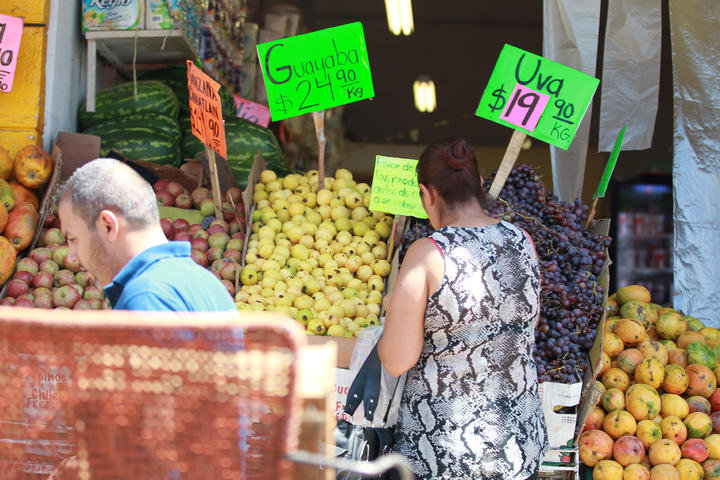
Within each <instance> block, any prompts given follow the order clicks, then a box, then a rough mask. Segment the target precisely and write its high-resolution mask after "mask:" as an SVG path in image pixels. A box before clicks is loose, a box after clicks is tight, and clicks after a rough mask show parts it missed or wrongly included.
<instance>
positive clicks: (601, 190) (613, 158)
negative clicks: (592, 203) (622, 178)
mask: <svg viewBox="0 0 720 480" xmlns="http://www.w3.org/2000/svg"><path fill="white" fill-rule="evenodd" d="M626 128H627V125H623V128H622V129H621V130H620V133H619V134H618V137H617V140H615V146H614V147H613V150H612V153H611V154H610V158H608V161H607V164H606V165H605V171H604V172H603V175H602V178H601V179H600V185H598V188H597V190H596V191H595V195H594V196H593V198H603V197H605V192H606V191H607V187H608V184H609V183H610V176H611V175H612V173H613V170H615V164H616V163H617V159H618V155H620V147H622V142H623V138H625V129H626Z"/></svg>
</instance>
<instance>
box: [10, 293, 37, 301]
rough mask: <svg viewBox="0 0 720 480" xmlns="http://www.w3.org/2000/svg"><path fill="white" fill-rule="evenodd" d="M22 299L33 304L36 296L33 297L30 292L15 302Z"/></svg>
mask: <svg viewBox="0 0 720 480" xmlns="http://www.w3.org/2000/svg"><path fill="white" fill-rule="evenodd" d="M21 298H25V299H27V300H30V301H31V302H32V301H33V300H35V295H33V294H32V293H30V292H28V293H25V294H23V295H20V296H19V297H18V298H16V299H15V300H20V299H21Z"/></svg>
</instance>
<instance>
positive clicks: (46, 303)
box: [33, 288, 55, 309]
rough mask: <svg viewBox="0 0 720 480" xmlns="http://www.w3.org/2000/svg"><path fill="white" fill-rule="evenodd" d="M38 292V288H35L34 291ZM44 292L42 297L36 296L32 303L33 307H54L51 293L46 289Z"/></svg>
mask: <svg viewBox="0 0 720 480" xmlns="http://www.w3.org/2000/svg"><path fill="white" fill-rule="evenodd" d="M37 290H40V289H39V288H36V289H35V291H37ZM43 290H46V291H47V293H44V294H42V295H40V294H36V295H35V300H34V301H33V307H35V308H48V309H49V308H53V307H54V306H55V305H54V304H53V297H52V292H51V291H50V290H48V289H43Z"/></svg>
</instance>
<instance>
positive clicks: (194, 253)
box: [190, 248, 208, 267]
mask: <svg viewBox="0 0 720 480" xmlns="http://www.w3.org/2000/svg"><path fill="white" fill-rule="evenodd" d="M190 258H192V259H193V260H195V263H197V264H198V265H200V266H201V267H207V266H208V258H207V253H205V251H203V250H198V249H195V248H194V249H192V250H190Z"/></svg>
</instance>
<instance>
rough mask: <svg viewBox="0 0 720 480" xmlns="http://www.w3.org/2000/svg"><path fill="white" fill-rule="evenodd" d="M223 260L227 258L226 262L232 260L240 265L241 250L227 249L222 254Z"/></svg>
mask: <svg viewBox="0 0 720 480" xmlns="http://www.w3.org/2000/svg"><path fill="white" fill-rule="evenodd" d="M223 258H227V259H228V260H232V261H233V262H235V263H240V262H241V261H242V251H241V250H235V249H234V248H228V249H226V250H225V252H224V253H223Z"/></svg>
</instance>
